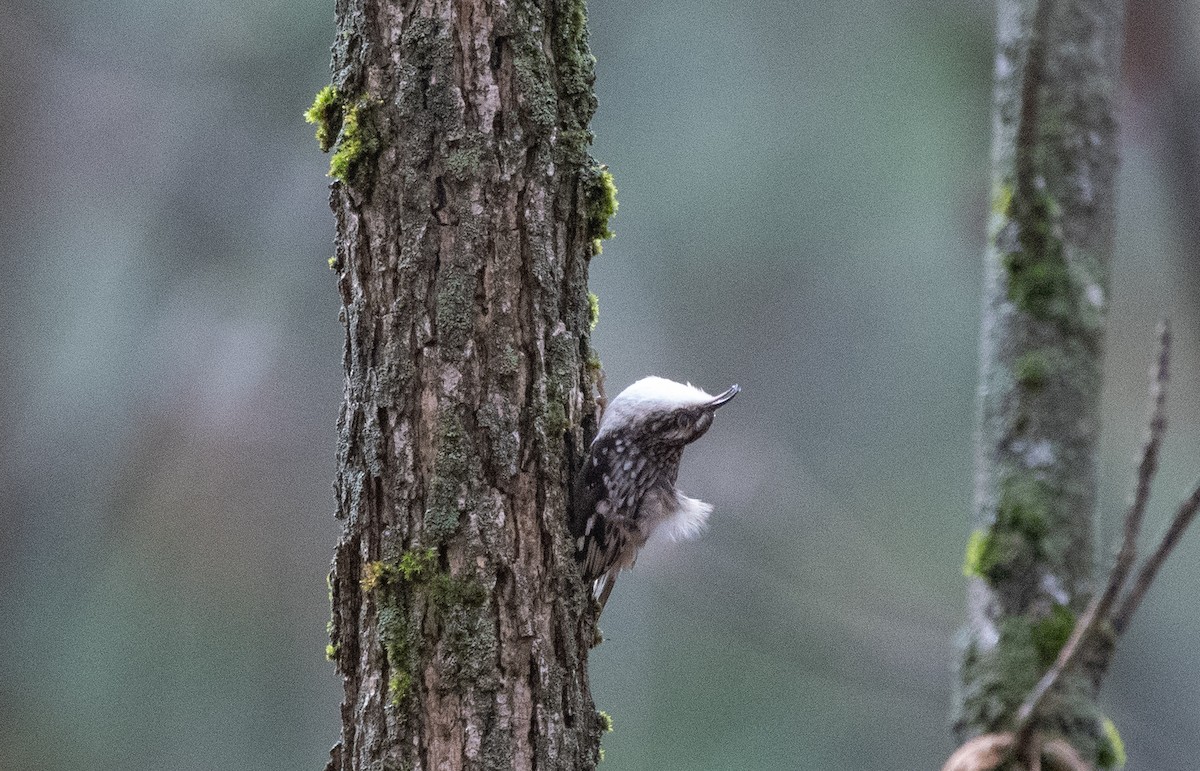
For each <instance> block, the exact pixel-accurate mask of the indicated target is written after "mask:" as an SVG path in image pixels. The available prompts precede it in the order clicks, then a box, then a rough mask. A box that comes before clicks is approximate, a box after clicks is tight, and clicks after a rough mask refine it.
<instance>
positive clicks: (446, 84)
mask: <svg viewBox="0 0 1200 771" xmlns="http://www.w3.org/2000/svg"><path fill="white" fill-rule="evenodd" d="M336 14H337V38H336V41H335V44H334V47H333V84H332V85H333V89H332V90H331V91H329V92H326V93H325V95H324V99H323V100H322V101H321V102H320V104H318V105H315V106H314V107H315V108H316V109H314V110H313V111H310V112H311V115H312V118H313V119H314V122H318V131H322V129H323V134H322V135H323V136H324V137H325V139H324V140H323V141H324V142H325V143H327V145H328V147H329V148H330V149H331V151H332V153H333V155H332V158H333V162H332V163H331V176H333V177H334V178H335V182H334V183H333V185H332V194H331V196H330V203H331V206H332V208H333V211H334V213H335V216H336V220H337V252H336V257H335V258H334V259H333V260H332V261H331V267H333V268H334V270H335V271H336V272H337V277H338V288H339V291H340V294H341V300H342V304H343V308H342V312H341V318H342V321H343V323H344V325H345V352H344V366H345V398H344V403H343V405H342V409H341V414H340V417H339V421H338V427H339V433H340V438H339V442H338V451H337V463H338V470H337V478H336V482H335V491H336V497H337V514H338V517H339V518H340V519H341V520H342V521H343V522H344V531H343V534H342V536H341V538H340V541H339V543H338V546H337V550H336V554H335V559H334V567H333V572H332V574H331V593H332V605H333V619H332V622H331V625H330V637H331V640H330V642H331V647H330V653H331V654H332V658H333V659H334V660H335V662H336V665H337V669H338V672H339V673H340V674H341V675H342V677H343V681H344V686H345V694H344V699H343V703H342V733H341V740H340V741H339V743H338V744H337V746H335V747H334V749H333V751H332V753H331V761H330V768H332V769H344V770H346V771H349V770H350V769H445V768H454V769H480V770H483V769H487V770H488V771H491V770H492V769H505V768H512V769H587V768H592V767H594V766H595V764H596V762H597V760H598V756H599V737H600V734H601V731H602V728H603V724H602V721H601V719H600V717H599V715H598V713H597V712H596V710H595V708H594V705H593V703H592V698H591V694H590V691H589V688H588V680H587V650H588V645H589V644H590V643H591V640H592V630H591V628H590V626H589V624H588V622H587V620H586V619H584V620H583V621H582V622H581V617H582V616H583V615H584V614H585V611H586V610H587V609H588V607H589V605H588V603H589V602H590V600H589V598H588V595H587V590H586V588H585V587H583V586H582V584H581V582H580V581H579V578H578V573H577V571H576V568H575V566H574V562H573V559H572V556H571V550H570V548H569V544H568V543H567V542H566V535H565V529H564V522H565V512H566V507H567V504H568V493H569V481H570V479H571V478H572V476H571V471H572V469H571V466H572V463H573V462H574V461H573V458H575V457H577V456H578V455H579V454H580V452H581V450H582V447H583V442H584V440H585V437H587V436H590V432H591V431H593V430H594V426H595V420H596V409H595V399H594V388H595V383H594V378H595V374H596V373H595V370H594V368H593V366H592V365H590V364H589V361H594V360H595V357H594V355H593V353H592V350H591V347H590V342H589V334H590V326H589V320H590V303H589V299H588V289H587V270H588V261H589V259H590V258H591V256H592V254H593V249H594V245H593V241H594V239H595V238H597V234H596V233H595V231H596V229H597V227H598V226H597V222H596V220H597V216H598V212H597V208H598V207H597V205H596V203H595V202H594V199H595V196H594V195H590V194H589V193H590V191H592V190H593V189H594V188H595V187H596V185H597V184H598V180H603V174H604V170H603V169H602V168H601V167H599V166H598V165H597V164H596V163H595V162H594V161H593V160H592V158H591V157H590V155H589V154H588V147H589V143H590V141H591V133H590V131H589V129H588V122H589V120H590V118H591V116H592V113H593V111H594V110H595V98H594V96H593V91H592V82H593V59H592V56H591V54H590V53H589V51H588V46H587V27H586V15H585V11H584V6H583V3H582V0H538V1H534V0H511V1H510V2H504V3H502V2H488V1H486V0H475V1H472V2H466V1H464V0H425V1H424V2H420V3H417V2H382V1H381V0H337V3H336ZM321 121H334V122H340V125H331V126H325V125H321V123H320V122H321ZM601 203H603V202H601Z"/></svg>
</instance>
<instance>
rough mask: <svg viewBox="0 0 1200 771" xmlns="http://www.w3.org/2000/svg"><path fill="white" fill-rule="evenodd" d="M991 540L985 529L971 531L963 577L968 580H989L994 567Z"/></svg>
mask: <svg viewBox="0 0 1200 771" xmlns="http://www.w3.org/2000/svg"><path fill="white" fill-rule="evenodd" d="M989 540H990V539H989V537H988V532H987V531H986V530H984V529H983V528H976V529H975V530H973V531H971V537H970V538H968V539H967V554H966V556H965V557H964V558H963V566H962V572H963V575H964V576H966V577H967V578H985V579H986V578H987V574H988V571H989V570H990V569H991V568H992V567H993V565H992V564H991V560H992V558H993V557H992V554H991V548H990V547H991V544H990V543H989Z"/></svg>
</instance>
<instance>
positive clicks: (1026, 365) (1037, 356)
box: [1013, 350, 1052, 390]
mask: <svg viewBox="0 0 1200 771" xmlns="http://www.w3.org/2000/svg"><path fill="white" fill-rule="evenodd" d="M1051 370H1052V363H1051V358H1050V356H1049V354H1047V353H1046V352H1045V351H1037V350H1035V351H1026V352H1025V353H1023V354H1021V355H1020V356H1018V357H1017V360H1016V361H1015V362H1013V376H1014V377H1015V378H1016V379H1017V382H1018V383H1020V384H1021V385H1023V386H1025V387H1026V388H1031V389H1035V390H1036V389H1039V388H1041V387H1042V386H1044V385H1046V383H1047V382H1048V381H1049V380H1050V374H1051Z"/></svg>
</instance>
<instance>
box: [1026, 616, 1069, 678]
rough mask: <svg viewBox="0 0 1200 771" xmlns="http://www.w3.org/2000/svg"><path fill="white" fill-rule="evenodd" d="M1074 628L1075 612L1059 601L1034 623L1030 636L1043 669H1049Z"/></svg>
mask: <svg viewBox="0 0 1200 771" xmlns="http://www.w3.org/2000/svg"><path fill="white" fill-rule="evenodd" d="M1074 629H1075V613H1074V612H1073V611H1072V610H1071V609H1070V608H1068V607H1067V606H1066V605H1059V604H1057V603H1055V605H1054V609H1053V610H1052V611H1050V615H1049V616H1046V618H1044V619H1042V620H1041V621H1038V622H1037V623H1035V624H1034V625H1033V628H1032V629H1031V630H1030V637H1031V639H1032V640H1033V647H1034V648H1036V649H1037V653H1038V661H1039V662H1040V663H1041V665H1042V668H1043V669H1048V668H1049V667H1050V665H1051V664H1053V663H1054V660H1055V659H1057V658H1058V652H1059V651H1061V650H1062V647H1063V646H1064V645H1066V644H1067V638H1069V637H1070V636H1071V632H1072V631H1073V630H1074Z"/></svg>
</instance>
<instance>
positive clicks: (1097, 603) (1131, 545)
mask: <svg viewBox="0 0 1200 771" xmlns="http://www.w3.org/2000/svg"><path fill="white" fill-rule="evenodd" d="M1158 346H1159V348H1158V366H1157V367H1156V368H1155V371H1154V378H1153V380H1152V381H1151V383H1150V396H1151V398H1152V399H1153V400H1154V407H1153V409H1152V410H1151V413H1150V435H1149V436H1148V437H1147V438H1146V444H1145V446H1144V447H1143V449H1142V460H1141V463H1139V464H1138V473H1137V488H1136V491H1135V492H1134V496H1133V502H1132V503H1130V505H1129V511H1128V513H1127V514H1126V515H1125V533H1124V538H1123V539H1122V541H1121V549H1120V551H1118V552H1117V559H1116V561H1115V562H1114V563H1113V567H1112V572H1110V573H1109V576H1108V584H1107V586H1105V587H1104V592H1103V593H1102V594H1100V595H1099V596H1098V597H1096V598H1094V599H1093V600H1092V601H1091V602H1090V603H1089V604H1088V607H1087V610H1085V611H1084V612H1083V616H1081V617H1080V619H1079V620H1078V621H1077V622H1076V624H1075V628H1074V629H1072V630H1071V636H1070V637H1068V638H1067V642H1066V644H1065V645H1063V647H1062V649H1061V650H1059V652H1058V658H1057V659H1056V660H1055V661H1054V665H1053V666H1051V667H1050V669H1049V670H1047V671H1046V674H1044V675H1042V679H1041V680H1039V681H1038V683H1037V685H1035V686H1034V687H1033V690H1032V691H1030V692H1029V695H1028V696H1027V697H1026V698H1025V702H1024V703H1023V704H1022V705H1021V708H1020V709H1019V710H1017V726H1016V730H1015V734H1016V742H1015V744H1014V747H1013V750H1014V751H1015V752H1016V753H1020V752H1021V749H1022V748H1023V747H1024V746H1025V745H1026V743H1027V742H1028V741H1029V738H1030V736H1031V732H1032V729H1033V717H1034V715H1035V714H1036V713H1037V710H1038V708H1039V707H1040V706H1041V704H1042V700H1043V699H1045V698H1046V694H1047V693H1049V692H1050V690H1051V689H1052V688H1054V685H1055V684H1056V683H1057V682H1058V680H1059V678H1060V677H1062V675H1063V673H1064V672H1066V671H1067V670H1068V669H1069V668H1070V667H1071V665H1072V664H1073V663H1074V661H1075V658H1076V656H1077V655H1078V653H1079V651H1080V650H1081V649H1082V648H1083V647H1084V646H1083V643H1084V642H1085V641H1086V640H1087V639H1088V638H1089V637H1090V635H1091V631H1092V628H1093V627H1094V626H1095V625H1096V622H1097V621H1098V620H1100V619H1104V618H1106V617H1107V616H1108V612H1109V610H1110V609H1111V608H1112V606H1113V603H1114V602H1116V599H1117V595H1118V594H1119V593H1120V591H1121V588H1122V587H1123V586H1124V585H1125V579H1126V578H1127V577H1128V575H1129V570H1130V568H1132V567H1133V562H1134V559H1135V558H1136V557H1137V537H1138V533H1139V532H1140V531H1141V528H1142V520H1143V519H1144V518H1145V515H1146V505H1147V504H1148V503H1149V502H1150V486H1151V483H1152V482H1153V481H1154V474H1155V472H1157V471H1158V455H1159V450H1160V449H1161V448H1162V440H1163V435H1164V434H1165V433H1166V430H1167V380H1168V377H1169V371H1170V364H1171V326H1170V324H1169V323H1168V322H1167V320H1166V319H1163V321H1162V322H1161V323H1160V324H1159V327H1158ZM1193 501H1194V502H1195V505H1192V506H1191V509H1190V512H1188V513H1187V516H1186V517H1184V514H1185V510H1187V508H1188V504H1185V505H1184V507H1183V508H1181V509H1180V511H1179V514H1178V515H1176V522H1180V520H1183V521H1182V523H1181V524H1180V525H1179V527H1178V529H1177V530H1176V528H1175V527H1174V524H1175V523H1172V529H1171V530H1169V531H1168V532H1167V537H1166V538H1164V539H1163V544H1162V545H1160V546H1159V552H1162V556H1161V558H1160V559H1159V560H1158V562H1157V563H1154V564H1153V565H1152V563H1153V561H1154V557H1152V558H1151V559H1150V560H1149V561H1147V563H1146V565H1144V566H1143V567H1142V570H1141V572H1140V573H1139V574H1138V579H1139V584H1140V581H1141V579H1142V577H1143V576H1145V577H1146V585H1147V586H1148V585H1149V582H1150V581H1152V580H1154V573H1155V572H1157V570H1158V565H1160V564H1161V562H1162V560H1163V559H1165V558H1166V555H1167V553H1169V552H1170V550H1171V547H1173V546H1174V541H1175V540H1178V538H1179V535H1180V534H1181V533H1182V532H1183V529H1184V528H1186V527H1187V524H1188V522H1190V521H1191V518H1192V517H1193V516H1194V515H1195V514H1196V510H1197V509H1198V508H1200V488H1197V490H1196V493H1195V494H1193V495H1192V498H1191V499H1189V501H1188V503H1192V502H1193ZM1168 541H1170V543H1169V544H1168ZM1154 556H1155V557H1158V556H1159V554H1158V553H1156V554H1155V555H1154ZM1147 571H1149V572H1147ZM1134 588H1135V591H1136V589H1137V588H1138V587H1137V586H1135V587H1134ZM1144 591H1145V588H1144V587H1143V588H1142V592H1144ZM1131 595H1132V593H1131ZM1140 597H1141V594H1138V595H1137V597H1133V596H1130V597H1127V598H1126V599H1125V602H1124V604H1123V605H1122V606H1121V608H1122V611H1123V610H1125V608H1127V607H1128V608H1129V613H1130V614H1132V613H1133V611H1134V610H1135V609H1136V608H1137V601H1138V600H1139V599H1140ZM1131 601H1132V602H1133V605H1132V606H1130V602H1131ZM1114 625H1115V621H1114Z"/></svg>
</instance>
